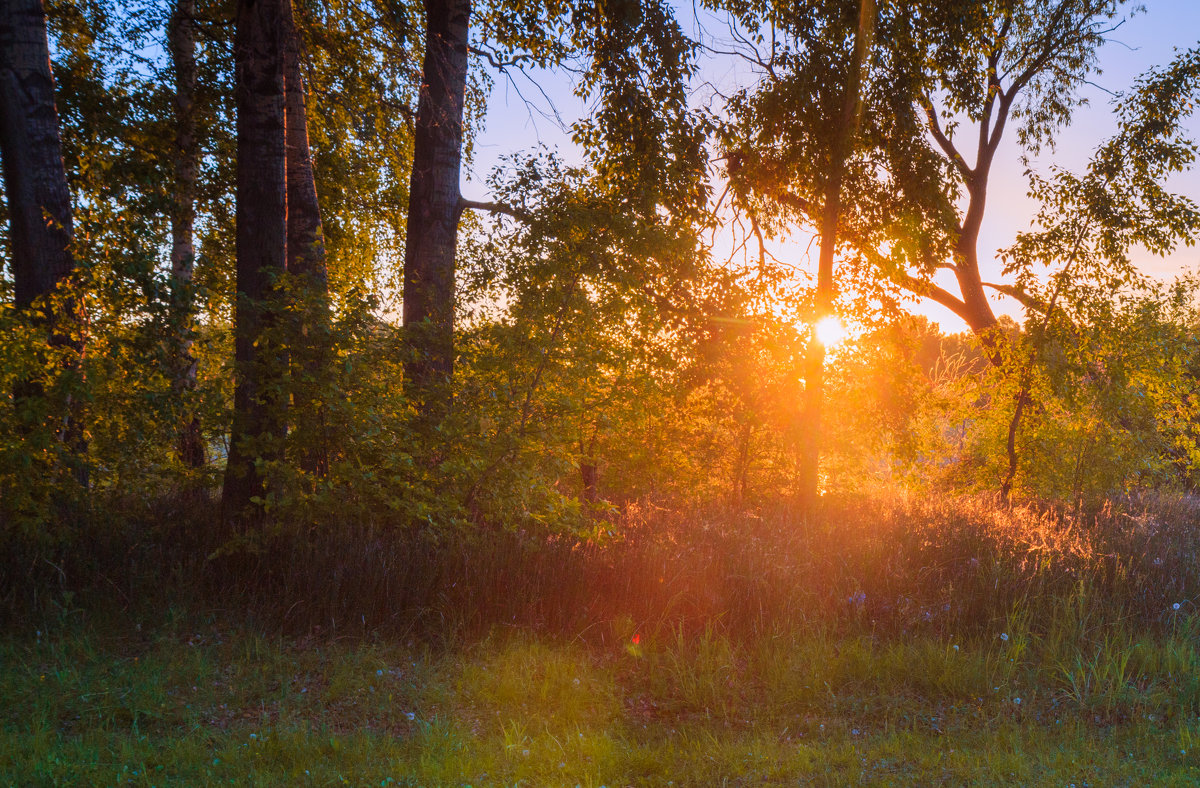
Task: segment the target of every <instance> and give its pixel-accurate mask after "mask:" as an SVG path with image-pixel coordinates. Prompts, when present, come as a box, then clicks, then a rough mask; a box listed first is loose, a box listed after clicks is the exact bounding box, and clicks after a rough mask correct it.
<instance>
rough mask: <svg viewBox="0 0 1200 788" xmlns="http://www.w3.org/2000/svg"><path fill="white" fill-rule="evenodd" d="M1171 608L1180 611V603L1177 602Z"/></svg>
mask: <svg viewBox="0 0 1200 788" xmlns="http://www.w3.org/2000/svg"><path fill="white" fill-rule="evenodd" d="M1171 607H1172V608H1173V609H1175V610H1178V609H1179V603H1178V602H1176V603H1175V604H1173V605H1171Z"/></svg>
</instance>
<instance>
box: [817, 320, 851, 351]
mask: <svg viewBox="0 0 1200 788" xmlns="http://www.w3.org/2000/svg"><path fill="white" fill-rule="evenodd" d="M815 330H816V332H817V341H818V342H820V343H821V344H822V345H824V346H825V347H834V346H836V345H839V344H841V343H842V342H844V341H845V340H846V336H847V333H846V326H844V325H843V324H842V321H841V320H839V319H838V318H837V317H835V316H834V315H830V316H829V317H823V318H821V319H820V320H818V321H817V325H816V328H815Z"/></svg>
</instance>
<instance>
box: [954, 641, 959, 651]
mask: <svg viewBox="0 0 1200 788" xmlns="http://www.w3.org/2000/svg"><path fill="white" fill-rule="evenodd" d="M954 650H955V651H958V644H957V643H955V644H954Z"/></svg>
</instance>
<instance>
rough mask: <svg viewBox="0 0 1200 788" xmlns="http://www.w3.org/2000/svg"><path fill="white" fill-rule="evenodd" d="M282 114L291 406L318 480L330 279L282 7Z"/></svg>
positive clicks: (301, 90) (293, 49)
mask: <svg viewBox="0 0 1200 788" xmlns="http://www.w3.org/2000/svg"><path fill="white" fill-rule="evenodd" d="M284 11H285V13H286V16H287V18H286V37H287V40H286V46H285V48H284V81H285V90H286V94H285V99H284V101H285V113H286V122H287V269H288V272H289V273H291V274H292V275H293V277H294V279H293V282H294V285H295V288H296V292H295V295H296V298H297V304H296V310H295V315H296V318H297V325H296V326H295V330H294V331H293V332H292V336H291V349H292V375H293V382H294V384H295V385H294V386H293V395H292V396H293V403H294V404H295V406H296V410H297V412H298V413H299V414H302V419H303V423H298V427H297V428H298V429H299V430H301V431H302V432H303V433H304V434H303V435H302V436H301V440H300V444H301V448H300V466H301V467H302V468H303V469H304V470H306V471H308V472H309V473H312V474H314V475H316V476H320V477H323V476H325V475H326V474H327V473H328V470H329V451H328V446H327V440H326V436H325V409H324V407H323V405H322V404H321V402H320V396H319V392H318V389H319V388H320V386H319V383H320V380H321V378H322V375H323V371H324V369H325V367H326V364H327V362H328V355H329V354H328V348H329V340H330V334H329V328H330V326H329V276H328V272H327V269H326V266H325V234H324V231H323V229H322V227H321V207H320V204H319V203H318V201H317V184H316V179H315V177H314V173H313V163H312V152H311V151H310V149H309V145H308V113H307V106H306V103H307V101H306V85H305V82H304V76H303V73H302V69H301V52H302V42H301V39H300V32H299V30H297V28H296V25H295V20H294V19H293V17H292V9H291V5H290V3H285V8H284Z"/></svg>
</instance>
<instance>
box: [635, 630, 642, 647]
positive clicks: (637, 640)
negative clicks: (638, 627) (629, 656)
mask: <svg viewBox="0 0 1200 788" xmlns="http://www.w3.org/2000/svg"><path fill="white" fill-rule="evenodd" d="M641 642H642V636H641V634H640V633H634V636H633V645H635V646H636V645H637V644H638V643H641Z"/></svg>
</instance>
